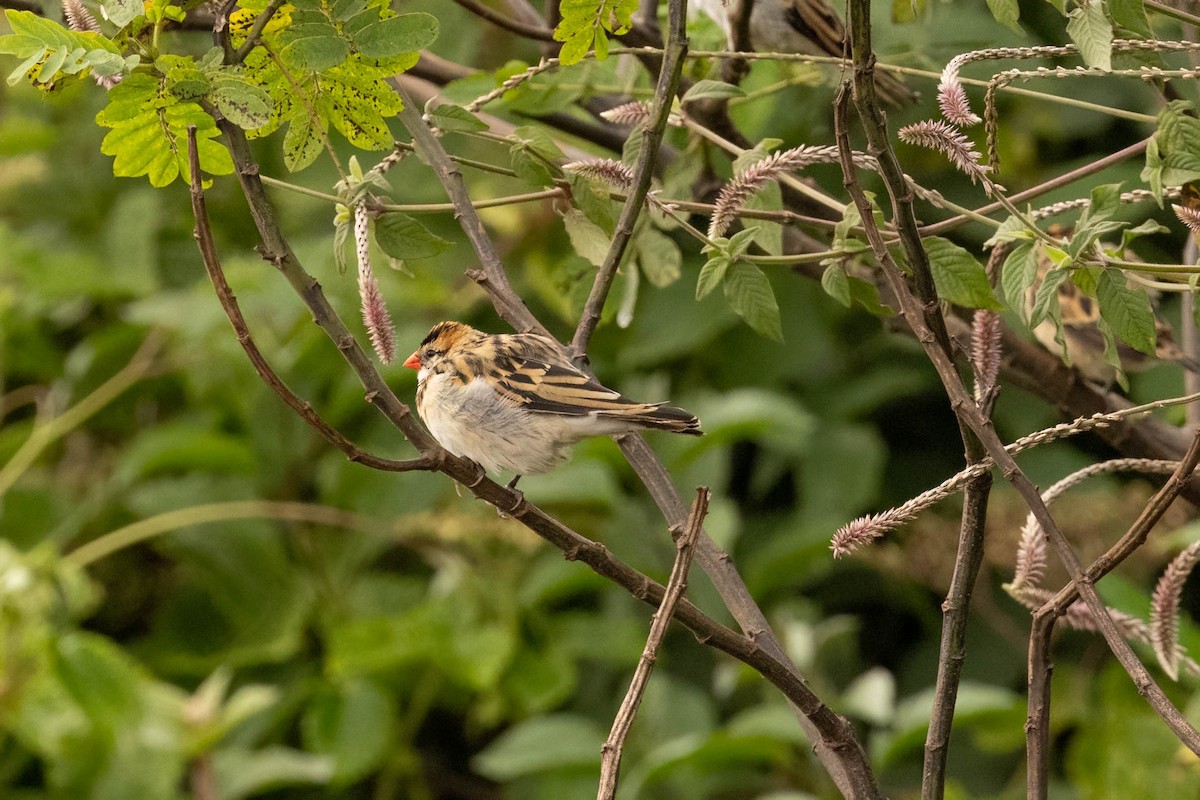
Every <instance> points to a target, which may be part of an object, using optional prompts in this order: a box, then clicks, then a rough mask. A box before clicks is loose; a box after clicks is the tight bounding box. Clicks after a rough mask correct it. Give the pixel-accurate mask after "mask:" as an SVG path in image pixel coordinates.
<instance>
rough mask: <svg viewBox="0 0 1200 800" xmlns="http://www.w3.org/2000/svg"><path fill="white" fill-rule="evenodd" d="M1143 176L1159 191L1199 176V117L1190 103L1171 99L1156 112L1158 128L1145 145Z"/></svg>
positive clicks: (1156, 191) (1157, 192)
mask: <svg viewBox="0 0 1200 800" xmlns="http://www.w3.org/2000/svg"><path fill="white" fill-rule="evenodd" d="M1141 177H1142V179H1143V180H1145V181H1147V182H1148V183H1150V185H1151V188H1152V189H1154V190H1155V193H1156V195H1157V194H1159V193H1160V192H1161V190H1162V187H1163V186H1164V185H1166V186H1181V185H1183V184H1184V183H1187V182H1188V181H1193V180H1197V179H1200V120H1198V119H1196V118H1195V117H1194V116H1192V105H1191V103H1188V102H1185V101H1182V100H1174V101H1172V102H1170V103H1168V104H1167V107H1166V108H1164V109H1163V110H1162V111H1161V112H1159V115H1158V132H1157V133H1155V135H1154V138H1153V139H1152V140H1151V142H1150V144H1149V146H1148V147H1147V148H1146V167H1145V169H1143V170H1142V176H1141Z"/></svg>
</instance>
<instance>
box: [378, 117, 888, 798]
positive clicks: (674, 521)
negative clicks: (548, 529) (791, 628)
mask: <svg viewBox="0 0 1200 800" xmlns="http://www.w3.org/2000/svg"><path fill="white" fill-rule="evenodd" d="M401 97H402V99H403V98H404V95H403V93H402V94H401ZM405 106H406V110H405V111H404V112H402V120H403V121H404V122H405V124H406V125H410V132H411V133H412V134H413V140H414V144H415V145H416V146H417V147H418V148H419V149H420V150H421V155H422V158H423V160H424V161H425V162H426V163H428V164H430V165H432V166H433V167H434V170H435V172H436V173H437V175H438V178H439V180H440V181H441V182H442V185H443V187H444V188H445V189H446V192H447V194H448V195H449V197H450V199H451V201H452V202H453V204H454V207H455V214H456V216H457V217H458V219H459V223H460V225H462V227H463V230H464V232H465V233H466V234H467V238H468V239H469V240H470V242H471V244H472V246H473V247H474V248H475V251H476V255H477V256H478V257H479V261H480V269H476V270H468V271H467V275H468V276H469V277H471V278H472V279H473V280H475V281H476V282H478V283H479V285H480V286H481V287H482V288H483V289H484V290H485V291H487V292H488V293H489V295H490V296H491V298H492V303H493V305H494V306H495V307H496V310H497V312H498V313H499V314H500V315H501V316H502V317H503V318H504V319H506V320H507V321H508V322H509V323H510V324H512V325H513V327H515V328H517V329H519V330H535V331H538V332H543V331H544V330H545V329H544V328H543V327H542V326H541V323H540V322H538V321H537V320H536V319H535V318H534V317H533V315H532V314H530V312H529V310H528V309H527V308H526V307H525V305H524V303H521V302H520V299H519V298H517V297H516V295H515V294H514V293H513V291H512V289H511V286H510V285H509V282H508V278H507V275H506V274H505V272H504V268H503V265H502V264H501V263H500V260H499V258H498V256H497V255H496V250H495V247H494V246H493V245H492V243H491V241H490V239H489V238H488V236H487V233H486V231H484V229H483V227H482V224H481V223H480V222H479V216H478V214H477V212H476V211H475V209H474V207H473V206H472V204H471V198H470V196H469V195H468V194H467V192H466V190H465V187H464V186H463V183H462V176H461V175H460V174H459V173H458V172H457V170H456V169H455V167H454V164H453V162H452V161H451V160H450V158H449V156H448V155H447V154H446V152H445V150H444V149H443V148H442V145H441V142H439V141H438V139H437V137H436V136H434V135H432V133H431V132H428V126H426V125H425V122H424V120H423V119H421V116H420V114H418V113H417V112H416V111H414V110H413V109H412V108H411V105H410V103H409V102H407V101H406V103H405ZM422 128H424V129H425V130H424V131H423V130H422ZM618 444H619V445H620V447H621V451H622V453H624V455H625V458H626V460H628V461H629V464H630V466H632V467H633V469H634V471H635V472H636V473H637V475H638V478H639V479H640V480H641V481H642V483H643V484H645V486H646V487H647V489H648V490H649V492H650V494H651V496H652V497H653V498H654V501H655V503H656V504H657V505H658V507H659V509H660V510H661V511H662V513H663V516H664V517H665V518H666V521H667V524H668V526H669V527H670V529H671V530H676V529H678V528H680V527H682V525H683V524H684V520H685V517H686V514H687V509H686V507H685V506H684V505H683V502H682V501H681V500H680V498H679V494H678V492H677V491H676V490H675V486H674V484H673V483H672V481H671V476H670V475H669V474H668V473H667V471H666V469H665V468H664V467H663V465H662V462H661V461H659V459H658V457H657V456H656V455H655V454H654V451H653V450H651V449H650V447H649V446H648V445H647V444H646V442H645V440H644V439H642V438H641V437H640V436H637V435H630V436H623V437H620V439H619V440H618ZM442 471H443V472H446V473H447V474H450V475H451V476H452V477H456V479H459V480H460V482H463V483H464V485H470V482H471V480H472V478H471V477H468V478H466V479H462V478H460V477H459V476H458V475H455V474H454V473H453V472H451V471H450V470H449V469H447V468H443V469H442ZM489 486H495V484H492V482H491V481H486V480H485V481H483V482H482V483H480V484H479V486H478V487H476V488H472V491H473V492H474V493H475V494H476V496H477V497H481V498H482V499H485V500H487V501H488V502H493V500H494V499H495V498H492V499H489V497H485V496H483V495H482V494H480V489H481V488H482V487H489ZM498 488H499V487H498ZM489 491H490V490H489ZM502 491H504V490H502ZM505 496H507V495H505ZM495 502H499V503H501V504H500V505H498V506H497V507H499V508H503V501H502V500H495ZM510 502H511V500H510ZM513 516H515V517H517V518H518V519H521V517H519V516H517V515H516V514H513ZM522 521H524V520H522ZM526 524H530V523H528V522H526ZM534 530H535V532H539V534H540V535H543V537H545V536H546V534H545V533H544V532H540V531H538V529H536V528H534ZM696 558H697V559H698V561H699V563H700V565H701V567H702V568H703V569H704V571H705V573H706V574H707V575H708V576H709V577H710V578H711V580H712V582H713V585H714V586H715V587H716V589H717V591H718V593H719V594H720V595H721V599H722V600H723V601H724V603H725V605H726V607H727V608H728V609H729V611H730V613H731V614H732V615H733V617H734V619H736V620H737V623H738V626H739V627H740V628H741V629H742V630H743V631H744V632H745V633H746V635H747V637H749V638H747V641H751V642H752V643H753V646H754V648H755V650H761V655H762V656H763V657H764V658H766V659H767V660H768V661H769V662H770V663H771V664H772V669H783V670H784V671H785V672H786V673H787V677H786V681H787V682H788V684H789V685H799V686H805V687H806V684H805V683H804V678H803V676H802V675H801V674H800V672H799V671H798V670H797V669H796V667H795V666H794V665H793V664H792V663H791V661H790V659H789V658H788V656H787V653H786V652H785V651H784V649H783V646H782V645H781V644H780V643H779V640H778V639H777V638H776V637H775V635H774V633H773V632H772V631H771V627H770V624H769V623H768V622H767V619H766V617H765V615H764V614H763V612H762V610H761V609H760V608H759V607H758V605H757V604H756V603H755V601H754V598H753V597H752V596H751V594H750V592H749V590H748V589H747V587H746V584H745V582H744V581H743V580H742V577H741V575H739V574H738V571H737V568H736V567H735V566H734V564H733V562H732V560H731V559H730V558H729V556H728V555H727V554H726V553H724V552H722V551H721V550H720V548H718V547H717V546H716V544H715V543H714V542H713V541H712V539H710V538H709V537H708V536H707V534H704V535H702V536H701V538H700V540H699V542H698V545H697V549H696ZM593 568H594V569H595V567H593ZM601 574H605V573H601ZM681 613H682V612H681ZM702 641H707V640H706V639H702ZM714 646H715V645H714ZM760 672H761V670H760ZM762 674H763V675H764V676H767V677H768V679H769V680H772V682H774V679H772V678H771V676H770V675H768V674H767V673H766V672H763V673H762ZM780 679H783V678H782V677H780ZM806 692H807V688H806ZM788 699H789V701H790V702H791V703H792V705H793V707H794V708H795V710H796V712H797V720H798V721H799V723H800V725H801V727H802V728H803V729H804V731H805V734H806V735H807V736H808V737H809V739H810V741H812V743H813V747H814V750H815V752H816V755H817V758H818V759H819V760H820V761H821V763H822V765H823V766H824V767H825V769H826V770H827V771H828V772H829V774H830V776H831V777H832V779H833V781H834V783H835V784H836V785H837V786H838V789H839V790H840V791H841V792H842V794H843V795H845V796H846V797H848V798H852V800H857V799H858V798H864V799H868V798H879V797H881V796H882V795H881V793H880V790H879V787H878V784H877V782H876V780H875V776H874V774H873V773H872V771H871V767H870V763H869V761H868V759H867V755H866V751H865V750H864V749H863V747H862V744H861V743H860V742H859V740H858V737H857V735H856V734H855V732H854V728H853V726H851V725H850V723H849V722H848V721H847V720H846V719H844V718H843V717H841V716H839V715H837V714H834V713H833V712H831V711H830V710H829V709H828V708H827V707H826V706H825V705H824V704H823V703H822V702H821V701H820V699H819V698H817V697H816V695H814V694H812V693H811V692H807V696H806V697H805V698H804V701H803V702H797V698H795V697H793V696H792V695H788Z"/></svg>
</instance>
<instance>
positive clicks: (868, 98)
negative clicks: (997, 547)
mask: <svg viewBox="0 0 1200 800" xmlns="http://www.w3.org/2000/svg"><path fill="white" fill-rule="evenodd" d="M850 31H851V36H852V37H853V39H852V43H851V51H852V53H853V54H854V99H855V105H856V106H857V108H858V112H859V118H860V119H861V120H862V122H863V125H864V127H865V129H866V133H867V139H868V142H869V143H870V145H871V151H872V155H874V156H875V157H876V158H877V159H878V160H879V163H880V174H881V176H882V177H883V179H884V182H885V185H886V187H887V189H888V194H889V196H890V197H891V199H892V205H893V209H894V211H895V218H896V225H897V230H898V233H899V235H900V239H901V242H902V244H903V247H904V251H905V254H906V256H908V258H909V264H908V266H909V268H910V270H911V271H912V273H913V275H914V282H915V284H916V286H917V292H918V295H919V296H920V297H921V298H922V299H921V300H918V299H917V297H915V296H914V295H913V293H912V292H911V291H910V290H909V287H908V284H907V283H906V281H905V279H904V275H903V273H902V272H901V271H900V269H899V267H898V265H897V264H896V262H895V261H894V260H893V259H892V256H891V253H890V252H889V251H888V249H887V245H886V242H885V241H884V239H883V236H882V234H881V232H880V231H879V228H878V226H877V225H876V224H875V220H874V217H873V214H872V209H871V205H870V202H869V200H868V199H867V197H866V195H865V193H864V191H863V189H862V187H861V186H860V185H859V184H858V181H857V179H856V177H855V173H854V164H853V155H852V150H851V148H850V141H849V133H848V128H847V118H848V101H849V86H848V85H846V84H843V87H842V90H841V92H839V95H838V99H837V103H836V104H835V123H834V129H835V131H836V134H837V139H838V146H839V150H840V151H841V156H842V174H843V180H844V183H845V185H846V188H847V190H848V191H849V192H850V193H851V196H852V197H853V199H854V202H855V205H856V206H857V207H858V209H859V212H860V213H861V214H862V217H863V227H864V229H865V231H866V234H867V239H868V241H869V242H870V245H871V249H872V251H873V253H874V255H875V257H876V259H877V260H878V261H879V263H880V264H881V265H882V266H883V272H884V276H885V279H886V280H887V281H888V285H889V286H890V287H891V288H892V290H893V293H894V295H895V297H896V299H897V301H898V302H899V305H900V306H901V314H902V316H903V318H904V319H905V321H906V322H907V323H908V324H909V326H910V327H912V329H913V332H914V335H915V336H916V337H917V340H918V341H919V342H921V344H922V346H923V347H924V349H925V352H926V355H927V356H928V357H929V359H930V360H931V361H932V362H933V365H934V368H935V369H936V370H937V372H938V376H939V377H940V378H941V381H942V384H943V386H944V388H945V389H946V393H947V395H948V396H949V399H950V404H951V408H952V409H953V410H954V412H955V415H956V416H957V417H958V419H959V420H960V425H965V426H967V427H968V428H969V429H970V431H971V433H973V434H974V435H975V436H977V437H978V438H979V440H980V442H981V443H982V444H983V446H984V447H985V448H986V450H987V452H988V454H989V455H990V456H991V457H992V458H993V459H994V460H995V462H996V464H997V465H998V466H999V467H1000V469H1001V471H1002V472H1003V474H1004V476H1005V478H1006V479H1007V480H1008V481H1009V482H1010V483H1011V484H1012V485H1013V488H1015V489H1016V490H1017V492H1018V494H1020V495H1021V498H1022V499H1023V500H1024V502H1025V504H1026V505H1027V506H1028V507H1029V509H1030V511H1031V512H1032V513H1033V514H1034V516H1035V518H1036V519H1037V521H1038V523H1039V524H1040V525H1041V526H1042V529H1043V530H1044V531H1045V532H1046V535H1047V537H1048V538H1049V540H1050V542H1051V543H1052V544H1053V545H1054V548H1055V551H1056V552H1057V554H1058V557H1059V560H1060V561H1061V562H1062V563H1063V565H1064V566H1065V567H1066V568H1067V571H1068V573H1069V574H1070V576H1071V579H1072V581H1073V582H1074V583H1075V585H1076V586H1077V587H1078V589H1079V593H1080V595H1081V596H1082V598H1083V600H1084V602H1085V603H1086V604H1087V607H1088V609H1089V611H1091V613H1092V615H1093V616H1094V617H1095V620H1096V624H1097V627H1098V628H1099V629H1100V631H1101V633H1102V634H1103V636H1104V639H1105V641H1106V642H1107V643H1108V646H1109V649H1111V650H1112V651H1113V654H1114V655H1115V656H1116V657H1117V660H1118V661H1119V662H1120V663H1121V666H1122V667H1123V668H1124V669H1125V671H1126V672H1127V673H1128V674H1129V676H1130V678H1131V679H1132V680H1133V682H1134V684H1135V685H1136V686H1137V688H1138V691H1139V692H1140V693H1142V695H1143V696H1144V697H1146V698H1147V700H1148V701H1149V702H1150V704H1151V706H1152V707H1153V708H1154V710H1155V711H1156V712H1158V714H1159V715H1160V716H1161V717H1162V718H1163V720H1164V721H1165V722H1166V723H1167V725H1168V726H1169V727H1170V728H1171V729H1172V730H1173V731H1174V732H1175V734H1176V736H1178V737H1179V738H1180V741H1182V742H1183V743H1184V744H1186V745H1187V746H1188V747H1189V748H1190V749H1192V750H1193V752H1197V753H1200V732H1198V731H1196V729H1195V728H1194V727H1193V726H1192V725H1191V724H1190V723H1189V722H1188V721H1187V720H1186V719H1185V718H1184V717H1183V715H1182V714H1180V713H1179V710H1178V709H1177V708H1175V706H1174V705H1173V704H1172V703H1171V701H1170V699H1169V698H1167V697H1166V695H1165V694H1164V693H1163V691H1162V689H1161V688H1160V687H1159V686H1158V684H1157V683H1156V682H1155V680H1154V678H1153V677H1152V676H1151V675H1150V673H1149V671H1147V669H1146V667H1145V665H1143V664H1142V663H1141V661H1140V660H1139V659H1138V658H1137V656H1136V655H1135V654H1134V652H1133V650H1132V648H1131V647H1130V646H1129V643H1128V642H1127V641H1126V640H1125V638H1124V637H1123V636H1122V635H1121V633H1120V631H1119V630H1118V629H1117V626H1116V624H1115V623H1114V622H1113V619H1112V617H1111V616H1109V614H1108V611H1107V608H1106V607H1105V606H1104V604H1103V603H1102V602H1101V601H1100V598H1099V596H1098V595H1097V594H1096V590H1095V587H1094V586H1092V583H1091V582H1090V581H1089V580H1088V579H1087V577H1086V576H1085V575H1084V573H1083V567H1082V565H1081V564H1080V562H1079V558H1078V556H1077V555H1076V554H1075V551H1074V550H1073V548H1072V547H1071V545H1070V543H1069V542H1068V541H1067V539H1066V537H1065V536H1064V535H1063V533H1062V530H1061V529H1060V528H1059V527H1058V525H1057V524H1056V523H1055V521H1054V518H1053V517H1052V516H1051V515H1050V512H1049V510H1048V509H1047V508H1046V504H1045V503H1044V502H1043V501H1042V498H1041V495H1040V494H1039V492H1038V490H1037V487H1035V486H1034V485H1033V483H1032V482H1031V481H1030V480H1029V479H1028V477H1026V476H1025V474H1024V472H1022V471H1021V469H1020V467H1019V466H1018V465H1017V463H1016V462H1015V461H1014V460H1013V458H1012V456H1011V455H1009V454H1008V452H1007V451H1005V449H1004V444H1003V442H1001V440H1000V438H999V437H998V436H997V435H996V432H995V429H994V428H993V427H992V424H991V421H990V420H988V419H986V418H985V417H984V416H983V415H981V414H980V413H979V409H978V408H977V407H976V406H975V403H974V400H973V398H972V397H971V395H970V393H969V392H968V391H967V388H966V386H965V385H964V384H963V382H962V378H961V377H960V376H959V374H958V371H957V369H956V368H955V365H954V362H953V360H952V359H951V357H950V353H949V349H948V338H946V335H945V326H944V320H943V319H942V317H941V314H940V312H939V310H938V307H937V304H936V302H934V303H933V304H932V305H931V303H930V302H929V300H927V299H926V298H928V297H933V298H934V299H935V300H936V292H934V293H932V294H926V292H925V289H924V288H923V287H924V285H925V282H926V280H927V271H928V259H927V257H926V256H925V254H924V249H923V248H922V247H921V241H920V236H919V234H918V231H917V225H916V219H915V217H914V216H913V214H912V207H911V206H912V195H911V193H910V190H909V189H908V185H907V183H906V182H905V181H904V180H903V173H902V171H901V170H900V168H899V163H898V161H897V160H896V157H895V153H894V152H893V151H892V148H891V143H890V141H889V139H888V137H887V130H886V118H885V117H884V116H883V114H882V112H881V111H880V110H879V104H878V101H877V99H876V97H875V87H874V83H873V81H872V80H871V77H872V76H871V73H872V69H873V64H874V53H873V52H872V51H871V39H870V2H869V0H851V2H850ZM929 284H930V285H932V281H929ZM931 324H932V325H933V326H934V327H933V328H931V327H930V325H931Z"/></svg>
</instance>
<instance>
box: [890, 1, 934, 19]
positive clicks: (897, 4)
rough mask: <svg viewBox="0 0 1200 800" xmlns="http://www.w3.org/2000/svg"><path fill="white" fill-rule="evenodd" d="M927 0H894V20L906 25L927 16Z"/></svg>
mask: <svg viewBox="0 0 1200 800" xmlns="http://www.w3.org/2000/svg"><path fill="white" fill-rule="evenodd" d="M925 8H926V2H925V0H892V22H894V23H896V24H898V25H905V24H908V23H910V22H916V21H917V20H919V19H921V18H922V17H923V16H925Z"/></svg>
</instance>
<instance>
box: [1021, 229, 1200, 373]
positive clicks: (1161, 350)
mask: <svg viewBox="0 0 1200 800" xmlns="http://www.w3.org/2000/svg"><path fill="white" fill-rule="evenodd" d="M1052 266H1053V265H1052V263H1051V261H1050V259H1049V258H1048V257H1046V255H1045V254H1043V253H1039V254H1038V276H1037V280H1036V281H1034V284H1033V286H1032V287H1030V289H1029V291H1028V292H1027V293H1026V303H1027V304H1028V306H1029V307H1030V308H1032V307H1033V300H1034V297H1035V295H1036V292H1037V289H1038V287H1039V286H1041V285H1042V279H1043V278H1045V276H1046V273H1047V272H1049V271H1050V269H1051V268H1052ZM1057 295H1058V307H1059V312H1060V316H1061V319H1062V330H1063V333H1062V342H1059V341H1058V339H1057V338H1056V334H1057V330H1056V327H1055V325H1054V320H1052V319H1049V318H1047V319H1043V320H1042V321H1041V322H1039V323H1038V324H1037V325H1036V326H1034V329H1033V335H1034V336H1035V337H1036V338H1037V340H1038V342H1040V343H1041V345H1042V346H1043V347H1045V348H1046V349H1047V350H1049V351H1050V352H1051V353H1054V354H1055V355H1056V356H1059V357H1060V358H1061V357H1062V356H1063V352H1064V350H1065V351H1066V358H1067V359H1068V360H1069V361H1070V363H1071V365H1072V366H1073V367H1075V368H1076V369H1077V370H1078V371H1079V373H1080V374H1081V375H1083V376H1084V377H1085V378H1087V379H1088V380H1091V381H1094V382H1096V383H1099V384H1101V385H1103V386H1111V385H1112V383H1113V381H1115V380H1116V378H1117V371H1116V369H1115V368H1114V367H1113V365H1112V364H1110V363H1108V362H1107V361H1106V360H1105V359H1104V334H1102V333H1101V332H1100V329H1099V328H1098V327H1097V325H1096V323H1097V322H1098V321H1099V319H1100V304H1099V303H1098V302H1097V301H1096V299H1095V298H1093V297H1089V296H1088V295H1087V294H1085V293H1084V292H1083V290H1082V289H1080V288H1079V287H1078V286H1076V285H1075V283H1074V282H1072V281H1071V280H1069V279H1068V280H1065V281H1063V282H1062V283H1060V284H1059V285H1058V289H1057ZM1150 299H1151V302H1152V304H1153V303H1154V301H1155V300H1156V299H1157V298H1156V296H1155V294H1154V293H1152V294H1151V297H1150ZM1154 326H1155V343H1154V351H1155V352H1154V356H1150V355H1148V354H1146V353H1143V352H1142V351H1140V350H1137V349H1135V348H1132V347H1130V346H1129V345H1127V344H1125V343H1124V342H1120V341H1118V342H1117V354H1118V355H1119V356H1120V360H1121V368H1122V369H1123V370H1124V371H1126V372H1140V371H1141V370H1144V369H1148V368H1150V367H1152V366H1154V365H1155V364H1157V363H1159V362H1161V361H1169V362H1172V363H1175V364H1179V365H1180V366H1182V367H1184V368H1185V369H1187V370H1190V371H1191V372H1195V373H1196V374H1200V361H1197V360H1196V359H1195V358H1192V357H1191V356H1189V355H1187V354H1186V353H1184V352H1183V351H1182V350H1181V349H1180V348H1179V345H1178V344H1177V343H1176V342H1175V337H1174V333H1173V331H1172V330H1171V327H1170V326H1169V325H1168V324H1167V323H1166V322H1164V321H1163V320H1162V319H1160V318H1159V316H1158V314H1157V313H1155V316H1154Z"/></svg>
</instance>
